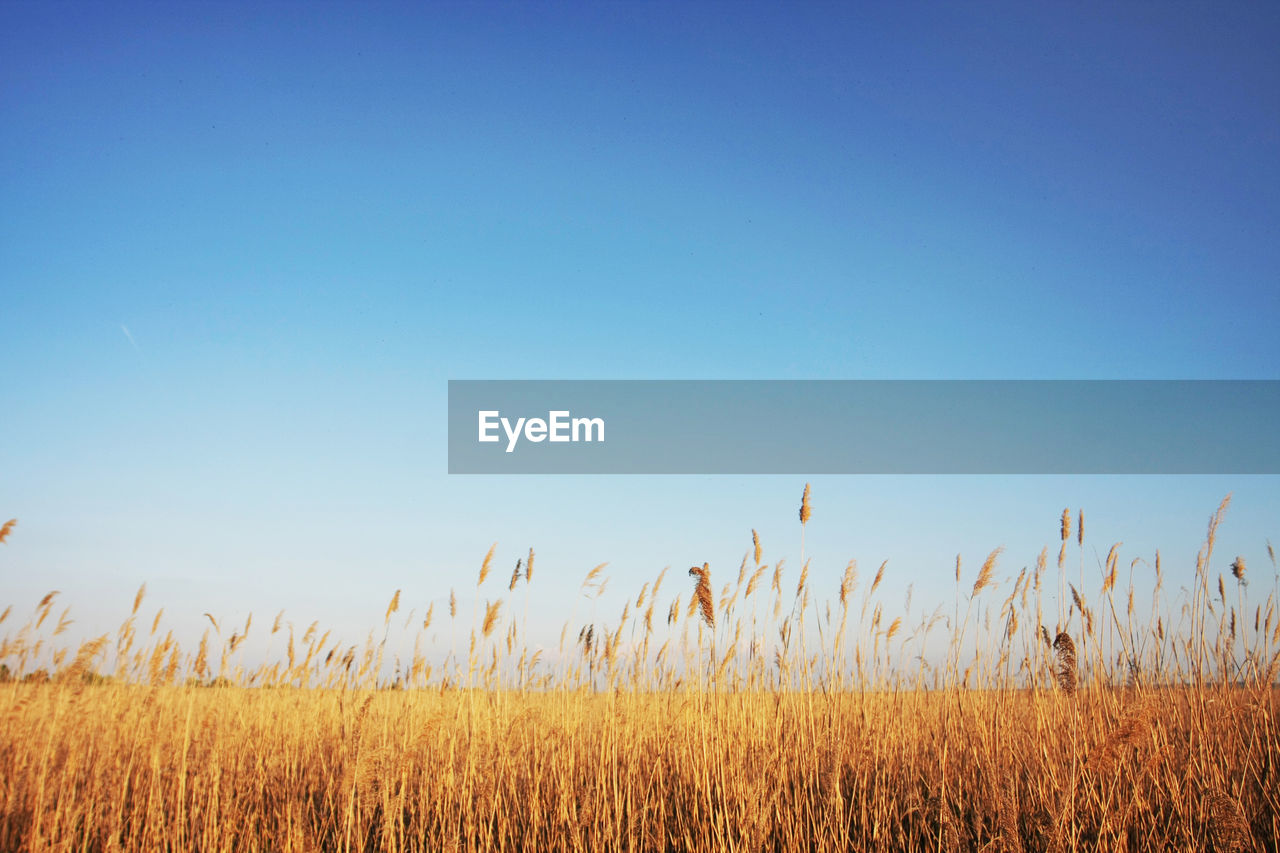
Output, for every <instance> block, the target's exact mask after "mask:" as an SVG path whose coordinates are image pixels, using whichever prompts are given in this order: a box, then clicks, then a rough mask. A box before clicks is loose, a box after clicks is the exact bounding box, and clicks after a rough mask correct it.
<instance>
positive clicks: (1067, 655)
mask: <svg viewBox="0 0 1280 853" xmlns="http://www.w3.org/2000/svg"><path fill="white" fill-rule="evenodd" d="M1053 650H1054V651H1055V652H1057V653H1058V686H1059V687H1061V688H1062V690H1063V691H1064V692H1065V693H1066V694H1067V695H1068V696H1074V695H1075V692H1076V644H1075V643H1074V642H1072V640H1071V636H1070V635H1069V634H1068V633H1067V632H1066V631H1062V632H1060V633H1059V634H1058V636H1057V637H1056V638H1055V639H1054V641H1053Z"/></svg>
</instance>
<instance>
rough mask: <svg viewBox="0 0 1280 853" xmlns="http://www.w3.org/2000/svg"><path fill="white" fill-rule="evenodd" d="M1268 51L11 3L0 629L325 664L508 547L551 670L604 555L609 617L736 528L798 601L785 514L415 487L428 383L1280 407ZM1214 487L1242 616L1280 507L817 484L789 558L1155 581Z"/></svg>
mask: <svg viewBox="0 0 1280 853" xmlns="http://www.w3.org/2000/svg"><path fill="white" fill-rule="evenodd" d="M1277 44H1280V7H1277V6H1276V5H1275V4H1232V5H1230V6H1227V7H1224V6H1222V5H1220V4H1201V5H1192V4H1162V5H1152V4H1132V5H1128V4H1122V5H1121V6H1120V7H1117V6H1116V5H1115V4H1099V5H1095V6H1085V5H1078V4H1073V5H1069V6H1062V7H1050V6H1049V5H1048V4H1006V5H984V6H981V7H978V6H972V5H968V6H965V7H964V8H948V7H944V6H936V5H928V6H923V5H922V6H916V5H912V4H877V5H861V4H858V5H853V4H845V5H835V4H831V5H827V4H823V5H812V4H810V5H805V6H802V7H801V8H792V7H791V6H789V5H781V4H779V5H773V6H764V5H754V4H748V5H743V4H727V3H726V4H692V5H691V4H683V3H681V4H668V5H660V4H656V3H626V4H614V5H600V4H555V5H542V4H538V5H531V4H514V3H513V4H502V5H493V4H467V5H461V4H459V5H445V4H406V5H390V4H347V5H339V4H333V3H328V4H301V3H298V4H278V3H276V4H269V3H245V4H237V3H230V2H228V3H202V4H191V3H156V4H130V3H118V4H100V3H83V4H67V3H39V4H37V3H17V2H9V3H5V4H3V5H0V368H2V369H0V401H2V402H0V520H3V518H8V517H17V518H18V519H19V527H18V529H17V530H16V531H15V532H14V534H13V536H12V538H11V539H10V541H9V542H8V543H6V544H5V545H4V546H0V549H2V550H0V607H3V605H5V604H8V603H12V604H14V605H15V618H16V617H17V616H23V615H25V613H26V612H29V608H30V607H31V606H34V603H35V601H36V600H37V599H38V598H39V596H40V595H42V594H43V593H44V592H46V591H47V590H49V589H53V588H59V589H62V590H64V597H65V599H66V600H67V602H68V603H70V604H72V607H73V611H72V615H73V616H75V617H77V618H78V619H79V620H80V621H79V622H78V623H77V628H82V629H83V630H84V631H85V632H86V633H88V632H93V631H94V630H95V629H97V630H101V629H100V628H98V626H100V625H104V626H109V627H114V626H115V625H116V624H118V622H119V619H120V618H122V617H123V615H124V614H125V612H126V611H127V609H128V605H129V603H130V602H131V600H132V594H133V591H134V589H136V587H137V585H138V584H139V583H141V582H142V581H147V582H148V583H149V585H150V589H151V598H150V599H149V606H151V605H160V604H162V605H164V606H165V607H166V608H167V609H168V610H167V612H168V613H169V614H170V615H171V618H172V620H174V622H175V624H184V623H194V620H195V619H197V618H198V617H199V614H200V613H201V612H202V611H205V610H210V611H213V612H214V613H215V614H218V615H221V616H223V618H226V619H231V620H234V619H237V618H241V619H242V618H243V614H244V613H245V612H247V611H248V610H250V609H253V610H255V611H256V612H257V618H259V619H262V618H264V617H265V616H266V615H268V614H271V613H274V611H275V610H278V609H279V608H281V607H284V608H287V610H288V613H289V615H290V616H291V617H292V618H294V619H295V620H298V621H300V622H301V623H302V624H306V623H309V622H310V621H311V620H312V619H315V618H318V619H320V620H321V621H322V622H323V623H325V624H331V625H334V626H335V627H337V628H339V629H340V630H341V631H342V632H343V633H344V635H345V636H347V637H349V638H351V640H352V641H358V640H360V639H362V638H363V636H364V633H363V631H364V629H367V628H369V627H373V626H375V625H377V624H378V623H379V622H380V621H381V616H382V611H383V609H384V607H385V604H386V601H387V599H388V598H389V596H390V593H391V592H392V591H393V590H395V589H396V588H403V589H404V590H405V593H404V595H405V601H406V609H407V607H408V606H421V605H425V602H426V601H427V600H429V599H431V598H432V597H435V598H436V600H443V599H445V598H447V596H448V589H449V587H450V586H455V585H456V586H457V587H458V588H459V591H460V593H462V592H465V591H466V590H467V589H468V588H469V587H470V586H471V585H472V584H473V578H474V572H475V570H476V569H477V568H478V566H479V562H480V559H481V557H482V556H483V554H484V552H485V550H486V549H487V548H488V546H489V544H490V543H491V542H493V541H495V540H496V541H498V542H499V551H498V555H499V566H500V567H505V568H499V569H498V570H497V571H498V572H499V573H500V574H501V573H504V572H507V573H509V571H510V564H511V563H513V562H514V560H515V558H516V557H517V556H519V555H521V554H523V553H524V551H525V550H526V549H527V548H528V547H530V546H533V547H534V548H536V549H537V550H538V553H539V557H538V563H537V568H538V570H539V575H537V576H536V577H535V589H538V588H539V586H540V585H542V586H541V589H538V594H540V595H544V596H545V601H546V602H547V606H546V611H547V613H548V614H549V616H548V619H547V623H548V624H549V625H552V627H553V628H554V631H555V632H557V633H558V630H559V624H560V621H561V620H562V619H563V618H565V617H567V615H568V613H567V610H566V609H564V608H562V607H561V606H560V605H559V604H557V602H563V601H565V600H566V598H567V597H571V595H572V591H573V590H576V587H577V584H578V582H579V581H580V580H581V577H582V576H583V575H584V574H585V572H586V571H587V570H588V569H589V568H590V567H591V566H593V565H595V564H596V563H599V562H602V561H605V560H608V561H610V563H611V571H612V572H613V573H614V575H615V578H614V580H613V582H612V587H613V589H617V590H618V591H619V597H618V599H617V602H618V606H617V609H620V608H621V600H622V599H621V594H622V593H624V592H627V593H632V594H634V593H635V592H637V591H638V589H639V587H640V585H641V584H642V583H643V582H644V581H645V580H648V579H650V578H651V577H652V576H653V575H656V573H657V572H658V571H659V570H660V569H661V568H662V567H663V566H664V565H667V564H671V565H672V566H673V567H674V568H675V569H677V570H682V569H684V568H687V566H688V565H690V564H693V563H701V562H702V561H704V560H710V561H711V563H712V566H713V572H717V571H718V572H719V574H717V575H716V577H717V579H719V578H723V577H724V576H725V575H728V574H731V573H732V572H734V571H736V567H737V563H738V560H739V559H740V557H741V555H742V553H743V552H744V551H745V549H746V547H747V546H748V544H749V542H750V530H751V528H753V527H755V528H758V529H760V530H761V532H762V534H763V535H764V538H765V546H766V559H770V560H772V559H776V558H777V557H778V556H787V557H788V558H789V561H790V562H791V563H792V564H793V565H794V563H795V561H796V558H797V557H798V554H797V553H796V552H797V547H796V546H797V541H796V540H797V539H798V530H797V527H798V525H796V524H795V522H794V517H795V516H794V514H795V511H796V508H797V507H798V502H799V496H800V490H801V488H802V486H803V482H804V478H803V477H794V478H786V477H770V478H747V477H727V478H705V477H704V478H694V477H685V478H680V477H664V478H656V477H655V478H644V477H639V478H622V477H619V478H554V477H528V478H508V479H504V478H491V477H489V478H485V477H478V478H462V477H449V476H448V475H446V473H445V391H446V381H447V380H448V379H450V378H1280V373H1278V371H1277V366H1278V365H1280V334H1278V331H1277V330H1278V329H1280V325H1278V324H1277V320H1278V319H1280V287H1278V286H1277V284H1278V282H1277V270H1280V234H1277V223H1280V51H1277V50H1276V45H1277ZM1098 414H1099V417H1105V416H1106V413H1105V412H1099V413H1098ZM1228 491H1234V492H1235V495H1236V498H1235V503H1234V505H1233V508H1232V510H1231V512H1230V514H1229V515H1228V520H1227V525H1226V527H1225V528H1224V531H1223V536H1224V539H1223V540H1222V541H1221V543H1220V549H1221V554H1222V558H1223V560H1225V561H1229V559H1230V557H1231V556H1234V554H1235V553H1241V554H1244V555H1246V556H1247V558H1248V559H1249V562H1250V564H1251V565H1255V566H1257V567H1258V571H1260V572H1262V571H1265V574H1266V575H1267V579H1268V580H1270V576H1271V568H1270V566H1269V564H1267V562H1266V555H1265V542H1266V539H1267V538H1268V537H1273V538H1280V482H1278V481H1277V478H1274V477H1234V478H1229V477H1184V478H1168V477H1163V478H1161V477H1151V478H1099V477H1093V478H1090V477H1080V478H1064V477H1056V478H994V477H991V478H982V477H970V478H922V477H915V478H897V479H895V478H838V477H830V478H815V495H814V500H815V515H814V521H813V523H812V524H811V526H810V530H809V534H808V537H809V538H808V547H809V551H810V553H811V554H812V555H813V557H814V560H815V572H817V573H818V577H821V578H824V579H825V580H824V581H823V582H824V583H827V584H828V586H830V587H831V588H832V589H834V586H835V583H836V582H835V580H834V578H836V577H837V576H838V574H839V572H840V570H841V569H842V568H843V565H844V563H845V561H846V560H847V559H849V558H851V557H856V558H857V559H858V560H859V561H860V563H862V564H863V565H864V566H868V565H869V566H870V568H874V566H875V565H878V564H879V562H880V561H881V560H883V559H886V558H887V559H889V560H890V569H891V571H890V574H889V580H888V581H887V582H886V583H887V586H886V589H895V588H896V589H900V590H905V588H906V585H907V584H908V583H912V582H914V583H915V584H916V589H917V593H916V596H917V600H916V605H915V608H916V609H917V610H918V609H919V607H920V606H923V603H924V602H923V601H922V600H921V596H922V593H921V589H922V588H923V589H929V590H931V591H936V590H941V592H939V593H938V594H939V595H949V590H950V589H951V586H952V583H953V582H952V580H951V571H952V568H953V565H954V555H955V554H956V553H957V552H962V553H963V554H964V556H965V561H966V565H967V566H976V565H977V564H978V563H980V562H981V559H982V557H983V556H985V554H986V553H987V552H988V551H989V550H990V549H991V548H993V547H995V546H997V545H1001V544H1003V545H1006V546H1007V548H1008V551H1007V552H1006V558H1005V561H1004V563H1002V571H1004V573H1005V574H1006V575H1008V574H1014V573H1016V571H1017V569H1018V568H1020V567H1021V566H1022V565H1025V564H1027V563H1030V562H1033V561H1034V559H1035V556H1036V554H1038V553H1039V550H1040V547H1041V545H1043V544H1048V543H1051V542H1053V541H1054V540H1055V539H1056V535H1057V526H1056V525H1057V522H1056V517H1057V514H1058V513H1060V512H1061V509H1062V507H1063V506H1068V505H1069V506H1072V507H1079V506H1083V507H1084V509H1085V512H1086V516H1088V517H1089V518H1090V535H1091V536H1092V535H1093V532H1094V531H1096V536H1097V539H1095V540H1094V544H1095V546H1096V547H1098V548H1099V549H1100V550H1101V551H1102V553H1103V554H1105V552H1106V549H1107V548H1108V547H1109V546H1110V544H1111V542H1113V541H1117V540H1124V542H1125V546H1124V552H1123V553H1124V554H1125V560H1124V562H1125V564H1127V563H1128V562H1129V560H1130V559H1132V558H1133V557H1136V556H1143V557H1146V558H1148V559H1150V553H1151V551H1153V550H1154V548H1155V547H1160V548H1162V549H1163V552H1164V554H1165V557H1166V560H1167V561H1168V562H1166V566H1168V567H1169V570H1171V571H1177V572H1182V573H1183V576H1184V582H1185V578H1189V577H1190V573H1191V569H1192V567H1193V565H1194V557H1195V550H1196V548H1197V547H1198V543H1199V540H1200V538H1201V537H1202V536H1203V531H1204V523H1205V521H1206V520H1207V518H1208V516H1209V514H1210V513H1211V512H1212V510H1213V509H1214V508H1215V507H1216V505H1217V503H1218V501H1219V500H1220V499H1221V498H1222V496H1223V495H1224V494H1225V493H1226V492H1228ZM1228 552H1230V554H1228ZM1264 565H1266V568H1265V570H1264V569H1263V566H1264ZM1224 566H1225V563H1224ZM1219 568H1222V567H1219ZM682 585H683V581H682ZM1259 586H1261V585H1259ZM543 590H545V592H544V591H543ZM681 591H682V592H685V593H686V594H687V590H684V589H683V586H682V589H681ZM468 594H469V593H468ZM492 594H496V590H494V591H492ZM897 600H900V599H897V598H896V594H895V595H894V596H893V597H891V598H890V601H897ZM891 606H892V605H891ZM562 610H563V611H564V612H562ZM610 611H611V612H613V611H614V608H610ZM5 627H6V628H8V627H9V626H8V625H6V626H5Z"/></svg>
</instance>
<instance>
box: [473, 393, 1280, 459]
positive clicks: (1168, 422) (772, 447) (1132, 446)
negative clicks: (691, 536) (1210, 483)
mask: <svg viewBox="0 0 1280 853" xmlns="http://www.w3.org/2000/svg"><path fill="white" fill-rule="evenodd" d="M1278 416H1280V381H1276V380H1256V381H1255V380H1187V381H1183V380H1178V381H1147V380H1132V381H1130V380H1121V381H1093V380H1088V381H1085V380H1082V381H1039V380H1012V381H994V380H993V381H986V380H973V381H967V380H966V381H950V380H911V381H896V380H848V381H844V380H830V381H828V380H814V381H794V380H758V381H736V380H724V381H720V380H708V381H703V380H690V381H678V380H676V381H669V380H621V381H595V380H586V381H560V380H556V381H516V380H512V381H507V380H451V381H450V382H449V473H451V474H1276V473H1280V443H1278V442H1277V441H1276V434H1277V433H1276V427H1277V424H1280V417H1278Z"/></svg>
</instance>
